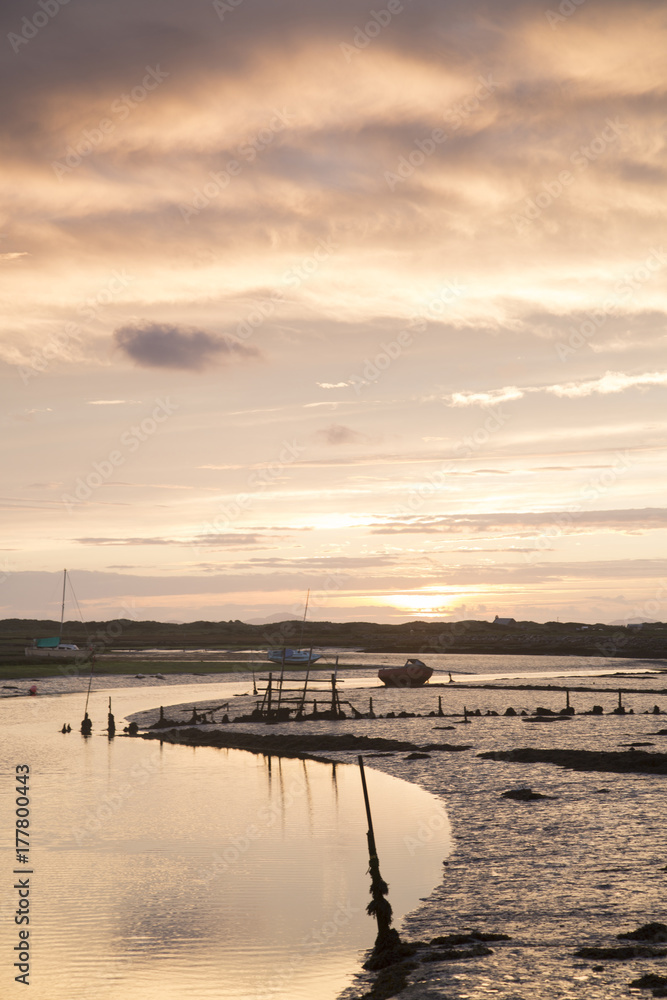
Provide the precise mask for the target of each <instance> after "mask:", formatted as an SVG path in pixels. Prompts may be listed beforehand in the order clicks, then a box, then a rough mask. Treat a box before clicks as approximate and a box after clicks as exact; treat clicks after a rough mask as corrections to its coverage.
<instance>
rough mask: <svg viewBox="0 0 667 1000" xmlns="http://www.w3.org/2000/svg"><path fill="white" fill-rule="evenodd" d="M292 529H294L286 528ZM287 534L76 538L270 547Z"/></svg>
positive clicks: (134, 543) (114, 543)
mask: <svg viewBox="0 0 667 1000" xmlns="http://www.w3.org/2000/svg"><path fill="white" fill-rule="evenodd" d="M285 530H287V531H291V530H293V529H290V528H288V529H285ZM286 537H287V536H286V535H277V534H260V533H259V532H232V531H228V532H222V531H220V532H215V533H213V534H208V535H197V536H196V537H195V538H160V537H135V538H132V537H129V538H109V537H85V538H75V539H74V541H76V542H78V543H79V544H80V545H105V546H138V545H179V546H185V547H187V548H201V547H204V548H246V546H251V545H254V546H257V547H258V548H269V547H270V545H272V544H273V543H274V542H277V541H284V540H285V538H286Z"/></svg>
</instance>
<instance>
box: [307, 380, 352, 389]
mask: <svg viewBox="0 0 667 1000" xmlns="http://www.w3.org/2000/svg"><path fill="white" fill-rule="evenodd" d="M349 384H350V383H349V382H316V383H315V385H319V387H320V389H346V388H347V386H348V385H349Z"/></svg>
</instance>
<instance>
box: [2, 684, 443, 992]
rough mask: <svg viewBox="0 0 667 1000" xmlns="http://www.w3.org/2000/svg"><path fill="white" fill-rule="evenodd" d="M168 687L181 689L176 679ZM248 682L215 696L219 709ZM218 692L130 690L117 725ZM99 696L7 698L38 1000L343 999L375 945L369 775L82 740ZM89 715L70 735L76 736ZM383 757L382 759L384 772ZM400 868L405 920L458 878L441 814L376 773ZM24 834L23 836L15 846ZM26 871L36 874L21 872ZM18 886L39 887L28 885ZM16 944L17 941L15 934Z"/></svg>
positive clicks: (383, 855) (375, 786)
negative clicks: (26, 805)
mask: <svg viewBox="0 0 667 1000" xmlns="http://www.w3.org/2000/svg"><path fill="white" fill-rule="evenodd" d="M164 686H165V687H168V686H167V685H164ZM231 690H232V689H231V687H230V685H229V684H220V685H207V690H206V693H207V695H208V696H209V697H221V698H222V697H225V696H226V695H227V696H228V695H229V693H230V691H231ZM200 695H201V687H200V686H197V685H194V686H193V691H192V694H190V692H189V689H188V687H187V686H185V685H178V687H177V689H176V690H175V689H173V688H171V689H169V690H168V691H164V689H163V688H162V689H161V693H160V695H158V693H157V692H156V691H155V689H154V688H151V689H142V688H128V689H122V688H121V689H115V690H114V691H113V692H112V697H113V709H114V714H115V716H116V723H117V725H120V728H121V730H122V722H121V720H122V719H123V718H124V717H125V716H127V715H128V714H130V713H131V712H136V711H140V710H142V709H146V708H149V707H154V706H155V705H156V700H157V699H158V698H159V699H160V701H164V702H165V703H166V704H169V703H170V702H172V703H173V702H174V701H179V702H182V701H184V700H187V699H188V698H189V697H192V698H193V699H194V698H196V697H199V696H200ZM83 700H84V699H83V696H82V695H81V694H76V695H62V696H57V697H49V698H44V697H39V696H38V697H36V698H10V699H6V700H3V701H2V702H0V760H1V761H2V773H3V780H2V792H1V794H0V802H1V804H2V810H1V814H2V815H3V816H4V817H6V819H5V823H6V825H7V826H8V829H7V831H5V833H3V836H2V850H1V855H2V864H3V883H4V885H5V887H7V886H11V881H10V879H11V878H13V877H14V876H13V874H12V872H13V870H14V868H15V867H17V862H16V860H15V852H14V850H13V849H12V847H11V845H10V837H11V832H12V831H11V827H13V816H14V807H15V803H14V799H15V792H14V787H15V786H14V780H13V777H14V769H15V766H16V765H19V764H27V765H28V766H29V767H30V791H29V797H30V800H31V802H30V810H31V816H30V821H31V826H30V848H31V849H30V867H29V868H25V869H24V870H25V871H30V872H31V874H30V888H31V897H30V898H31V911H30V945H31V954H32V958H31V970H30V984H31V986H32V990H31V996H32V997H33V1000H83V998H86V1000H89V998H90V997H92V996H94V997H95V998H96V1000H117V998H118V1000H120V998H123V1000H124V998H126V997H127V996H128V995H130V994H131V995H132V996H133V997H134V998H135V1000H153V998H155V1000H158V998H164V1000H176V998H178V1000H181V998H182V997H183V996H184V995H186V994H187V995H188V996H189V997H191V998H192V1000H208V998H213V997H216V998H234V1000H250V998H252V1000H263V998H267V1000H268V998H276V1000H280V998H283V997H290V998H297V1000H298V998H303V1000H306V998H307V1000H329V998H334V997H335V996H336V995H337V994H338V993H339V992H340V991H341V990H342V989H344V988H345V987H346V986H347V985H348V984H349V983H350V982H351V979H352V976H353V974H354V972H355V971H356V970H357V969H358V964H359V960H360V958H361V957H362V953H363V951H364V950H365V949H366V948H368V947H369V946H370V945H372V942H373V940H374V936H375V927H374V923H373V921H372V920H371V919H370V918H369V917H368V916H367V915H366V913H365V906H366V903H367V902H368V900H369V898H370V897H369V893H368V889H369V879H368V876H367V867H368V852H367V843H366V816H365V811H364V805H363V798H362V794H361V785H360V779H359V773H358V770H357V768H356V767H352V766H350V765H345V764H337V765H335V766H334V765H332V764H325V763H320V762H318V761H296V760H280V759H277V758H272V759H269V758H265V757H263V756H259V755H254V754H249V753H245V752H243V751H237V750H216V749H212V748H208V747H199V748H189V747H180V746H170V745H164V746H162V747H160V746H159V745H156V744H155V743H146V742H145V741H142V740H133V739H129V738H126V737H119V738H116V739H115V740H112V741H110V740H108V739H107V738H106V737H105V736H103V735H102V734H101V730H102V729H103V728H104V727H105V725H106V711H107V693H101V692H98V693H95V692H94V693H93V695H92V696H91V705H90V709H89V711H90V715H91V718H93V721H94V725H95V728H94V733H93V736H92V737H91V738H89V739H87V740H86V739H84V738H83V737H82V736H81V735H80V734H79V732H78V727H79V723H80V719H81V717H82V715H83ZM66 721H68V722H70V723H71V725H72V729H73V731H72V732H71V733H70V734H69V735H63V734H61V733H60V732H59V730H60V727H61V726H62V724H63V722H66ZM371 764H372V760H370V759H369V760H368V761H367V765H371ZM367 778H368V784H369V792H370V797H371V803H372V808H373V820H374V825H375V833H376V839H377V846H378V854H379V857H380V863H381V870H382V874H383V876H384V878H385V879H386V880H387V882H388V883H389V885H390V896H389V898H390V901H391V903H392V906H393V909H394V915H395V918H396V922H397V924H398V926H399V929H400V919H401V917H402V916H403V915H405V914H406V913H408V912H409V911H410V910H412V909H414V908H415V907H416V906H417V905H418V903H419V901H420V899H422V898H424V897H427V896H428V895H429V894H430V892H431V891H432V890H433V889H434V888H435V887H436V886H437V885H438V884H439V883H440V882H441V878H442V862H443V860H444V859H445V858H447V857H448V855H449V854H450V853H451V851H452V842H451V834H450V828H449V822H448V820H447V816H446V813H445V811H444V808H443V806H442V804H441V802H440V801H439V800H438V799H436V798H435V797H434V796H432V795H431V794H429V793H428V792H425V791H424V790H423V789H421V788H419V787H417V786H416V785H413V784H411V783H409V782H405V781H401V780H400V779H397V778H394V777H392V776H390V775H387V774H383V773H380V772H378V771H375V770H373V769H372V767H370V766H368V768H367ZM7 834H9V836H7ZM18 867H23V866H20V865H18ZM16 877H17V878H18V877H20V876H16ZM15 895H16V893H15V891H13V890H10V891H9V892H6V891H4V890H3V894H2V904H1V916H2V921H1V923H2V928H1V931H0V943H1V945H2V947H1V953H2V964H1V966H0V981H2V982H3V988H2V990H1V991H0V992H2V994H3V995H5V994H7V993H9V990H10V989H12V990H13V989H16V990H18V988H19V984H15V983H14V982H13V976H14V975H15V974H16V970H13V969H12V962H13V957H14V956H13V954H12V949H13V946H14V945H15V944H16V943H17V941H18V937H17V930H18V928H17V927H15V926H14V924H13V912H14V908H15V904H16V900H15V899H14V896H15ZM15 939H16V940H15Z"/></svg>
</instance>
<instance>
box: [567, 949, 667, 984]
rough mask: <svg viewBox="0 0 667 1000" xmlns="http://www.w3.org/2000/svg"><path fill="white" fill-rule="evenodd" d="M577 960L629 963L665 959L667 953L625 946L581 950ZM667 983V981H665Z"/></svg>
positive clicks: (578, 952) (662, 950)
mask: <svg viewBox="0 0 667 1000" xmlns="http://www.w3.org/2000/svg"><path fill="white" fill-rule="evenodd" d="M574 954H575V955H576V957H577V958H594V959H596V960H600V959H605V958H606V959H609V960H612V961H615V962H629V961H630V959H632V958H664V956H665V955H667V951H665V949H664V948H651V947H650V946H648V945H637V944H635V945H625V946H624V947H622V948H580V949H579V951H575V953H574ZM665 982H666V983H667V980H665Z"/></svg>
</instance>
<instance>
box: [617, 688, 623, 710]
mask: <svg viewBox="0 0 667 1000" xmlns="http://www.w3.org/2000/svg"><path fill="white" fill-rule="evenodd" d="M621 693H622V692H621V691H619V692H618V707H619V708H623V702H622V700H621Z"/></svg>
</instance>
